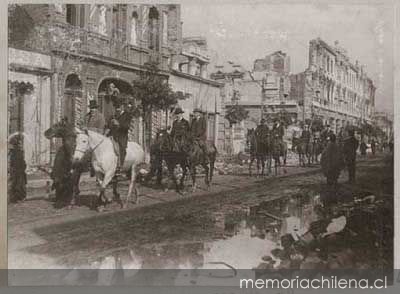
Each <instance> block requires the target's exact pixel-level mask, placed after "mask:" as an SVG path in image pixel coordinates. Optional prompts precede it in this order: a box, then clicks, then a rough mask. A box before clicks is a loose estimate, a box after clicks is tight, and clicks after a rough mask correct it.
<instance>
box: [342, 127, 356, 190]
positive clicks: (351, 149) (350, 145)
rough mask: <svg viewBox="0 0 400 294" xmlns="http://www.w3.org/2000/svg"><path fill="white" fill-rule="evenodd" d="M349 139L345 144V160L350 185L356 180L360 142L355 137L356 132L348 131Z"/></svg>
mask: <svg viewBox="0 0 400 294" xmlns="http://www.w3.org/2000/svg"><path fill="white" fill-rule="evenodd" d="M348 134H349V135H348V137H347V138H346V139H345V140H344V142H343V154H344V160H345V163H346V166H347V170H348V172H349V183H354V182H355V180H356V156H357V149H358V144H359V143H358V140H357V139H356V138H355V137H354V130H353V129H349V130H348Z"/></svg>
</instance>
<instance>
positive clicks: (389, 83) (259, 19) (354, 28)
mask: <svg viewBox="0 0 400 294" xmlns="http://www.w3.org/2000/svg"><path fill="white" fill-rule="evenodd" d="M199 2H200V1H199ZM249 2H250V1H249ZM231 3H232V2H231ZM181 9H182V21H183V36H204V37H206V38H207V42H208V48H209V50H210V54H211V56H212V57H213V60H214V62H217V63H222V62H223V61H227V60H231V61H235V62H238V63H240V64H241V65H243V66H244V67H246V68H247V69H252V64H253V61H254V60H255V59H257V58H262V57H264V56H265V55H267V54H270V53H272V52H274V51H276V50H282V51H284V52H287V53H288V54H289V55H290V58H291V72H292V73H298V72H301V71H304V70H305V68H306V67H307V65H308V43H309V41H310V40H311V39H313V38H316V37H320V38H322V39H323V40H325V41H326V42H327V43H328V44H331V45H333V44H334V42H335V40H338V41H339V43H340V45H341V46H343V47H344V48H345V49H347V51H348V55H349V57H350V59H351V60H352V61H353V62H355V60H356V59H357V60H359V62H360V63H362V64H365V65H366V69H367V72H368V74H369V75H370V76H371V78H372V79H373V80H374V82H375V84H376V86H377V88H378V89H377V93H376V106H377V108H378V109H379V110H387V111H390V112H393V11H392V9H391V8H390V7H388V6H382V5H380V6H377V5H375V6H372V5H326V4H318V5H311V4H265V3H251V2H250V3H249V4H246V3H237V4H230V3H229V4H205V3H199V4H196V3H186V4H185V3H182V5H181Z"/></svg>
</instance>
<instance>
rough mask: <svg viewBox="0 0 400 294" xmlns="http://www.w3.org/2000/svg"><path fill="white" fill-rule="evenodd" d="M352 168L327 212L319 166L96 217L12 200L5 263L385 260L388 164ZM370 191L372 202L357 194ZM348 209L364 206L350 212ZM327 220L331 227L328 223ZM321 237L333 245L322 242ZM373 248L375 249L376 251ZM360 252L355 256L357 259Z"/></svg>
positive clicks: (199, 264) (389, 223)
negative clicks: (365, 222) (352, 178)
mask: <svg viewBox="0 0 400 294" xmlns="http://www.w3.org/2000/svg"><path fill="white" fill-rule="evenodd" d="M358 166H359V168H358V174H357V183H362V184H356V185H355V186H349V185H348V184H345V183H344V182H345V180H346V179H347V173H346V172H343V173H342V176H341V179H340V182H341V184H340V188H339V195H340V197H339V198H340V199H339V204H337V205H335V206H334V207H333V208H332V211H330V212H329V213H328V214H327V212H326V211H325V212H324V211H321V209H320V206H321V198H323V197H324V194H323V193H324V192H323V191H324V185H321V183H325V180H324V178H323V176H322V175H321V173H320V172H319V170H318V169H310V170H306V171H305V172H303V173H298V174H289V175H287V176H285V177H281V178H268V179H253V178H249V177H243V176H241V177H229V176H222V175H220V176H218V179H217V180H216V182H217V184H218V183H221V182H222V183H224V184H225V185H226V186H225V190H224V189H221V187H219V188H218V185H216V186H215V187H213V189H212V190H211V192H209V193H203V194H199V195H197V196H194V197H189V196H184V197H178V196H175V197H176V198H174V199H171V198H168V201H167V200H165V201H158V202H157V203H154V204H151V203H145V204H143V203H142V204H141V205H139V206H138V207H134V206H131V207H130V208H129V209H127V210H120V209H118V208H117V207H114V206H111V208H110V210H109V211H108V212H105V213H102V214H101V213H96V212H93V211H90V210H89V209H88V208H87V207H80V208H77V209H75V210H72V211H70V210H54V209H53V208H52V207H51V203H49V202H48V201H46V200H34V201H26V202H24V203H21V204H19V205H15V206H10V207H9V266H10V268H33V267H34V268H37V267H38V265H41V266H42V267H43V268H74V267H75V268H76V267H82V268H115V267H116V266H117V265H116V264H119V265H118V266H120V267H122V268H149V269H151V268H158V269H163V268H175V269H178V268H207V267H208V266H210V265H211V264H213V263H223V264H228V265H229V266H231V267H233V268H236V269H246V268H248V269H250V268H290V267H299V266H300V267H301V266H305V267H307V266H309V267H310V266H311V267H318V266H319V265H321V266H322V264H324V263H325V264H327V263H329V260H330V259H332V253H334V252H336V253H337V252H339V253H337V254H339V255H340V257H339V259H338V260H339V263H340V262H342V263H343V264H345V266H356V267H364V268H369V267H373V266H377V265H378V264H377V263H379V262H380V263H381V264H380V265H379V266H381V267H386V266H388V265H390V264H391V262H392V256H391V252H392V251H390V250H391V246H392V244H391V240H393V237H392V236H391V229H393V217H392V216H393V213H390V208H391V207H393V205H392V202H393V191H392V187H393V183H392V181H393V179H392V177H393V175H392V173H391V169H390V164H389V162H388V160H387V159H385V158H380V159H374V160H368V161H364V162H362V163H359V165H358ZM229 185H232V187H231V188H230V189H228V188H227V186H229ZM143 193H144V192H143ZM162 193H167V192H160V193H159V194H162ZM371 195H372V196H373V197H374V199H373V200H368V201H364V200H363V197H367V196H371ZM159 197H160V196H159ZM165 197H170V196H165ZM148 199H151V198H148ZM354 199H356V203H359V204H358V206H357V208H358V210H355V209H354V205H355V204H354V203H355V202H354V201H355V200H354ZM370 199H371V197H370ZM149 201H150V200H149ZM357 201H358V202H357ZM364 202H365V203H366V204H365V205H366V206H365V207H364V206H363V204H362V203H364ZM352 203H353V204H352ZM353 211H361V212H362V213H361V214H360V213H359V214H358V218H357V216H354V213H353ZM367 212H368V213H369V214H368V215H369V216H370V217H373V218H375V219H376V221H377V223H376V224H374V225H375V227H373V226H371V227H368V228H370V230H371V232H369V231H368V229H364V230H362V231H360V228H359V226H360V217H362V218H363V217H365V213H367ZM341 216H342V218H340V217H341ZM384 216H385V217H384ZM343 217H345V218H346V220H347V227H351V230H349V231H346V232H344V231H345V230H343V228H342V230H343V232H340V231H338V230H339V229H340V226H341V225H342V226H343ZM353 218H354V221H352V222H350V219H352V220H353ZM321 220H324V221H322V223H326V224H325V229H322V234H320V235H318V233H317V234H315V233H314V232H312V233H313V234H312V236H311V235H310V234H308V235H307V233H308V232H310V231H312V230H311V229H310V228H312V227H313V225H312V224H315V223H318V221H319V222H320V223H321ZM330 222H331V223H332V224H333V225H331V226H330V227H329V223H330ZM341 222H342V224H340V223H341ZM344 225H346V224H344ZM383 225H386V227H385V228H384V227H382V226H383ZM314 227H315V225H314ZM332 227H333V228H334V229H333V233H332V232H330V230H331V231H332ZM338 227H339V229H338ZM326 228H328V229H326ZM335 228H336V231H338V232H336V231H335ZM377 228H380V230H381V231H379V230H378V231H376V229H377ZM374 230H375V231H374ZM340 234H345V237H346V238H348V236H347V234H350V235H351V236H352V237H354V238H356V239H357V240H358V241H359V242H358V243H357V242H354V243H353V242H351V243H350V242H346V248H342V247H343V246H342V247H340V246H341V245H340V240H341V238H342V236H341V235H340ZM362 234H364V236H366V234H368V236H369V237H368V240H374V241H373V242H372V244H367V243H366V242H363V240H366V238H363V235H362ZM329 235H330V236H329ZM372 235H374V236H375V237H374V238H372V237H371V236H372ZM284 236H286V237H284ZM287 236H289V238H287ZM291 236H295V237H294V238H293V237H291ZM296 236H298V237H299V238H297V237H296ZM300 236H305V238H302V237H300ZM310 236H311V239H310ZM321 236H322V237H323V238H321ZM296 238H297V240H296ZM326 238H331V239H328V240H329V242H330V244H334V245H332V246H328V245H327V243H326V242H327V240H326ZM287 240H289V242H292V243H295V242H297V243H298V242H300V241H302V242H303V243H302V244H303V249H304V247H306V251H307V252H304V250H302V249H299V250H297V249H296V250H297V251H296V254H298V255H300V256H301V257H300V258H302V260H303V261H304V262H303V265H300V264H297V265H296V264H295V263H293V260H291V262H290V260H289V261H288V258H285V254H289V255H290V254H291V252H288V251H287V250H286V249H285V246H287V244H286V243H287V242H286V241H287ZM299 240H300V241H299ZM317 241H318V242H319V243H316V242H317ZM285 242H286V243H285ZM324 242H325V243H324ZM329 242H328V243H329ZM335 242H336V243H335ZM368 242H369V241H368ZM297 243H295V244H297ZM352 244H353V245H354V246H353V245H352ZM290 246H291V245H290ZM352 246H353V248H352ZM291 248H292V247H291ZM310 248H311V249H310ZM315 249H317V250H316V252H320V255H322V256H323V255H325V256H326V258H325V259H324V258H323V257H322V256H318V257H316V258H314V259H312V257H313V255H312V254H311V255H310V252H309V251H310V250H311V251H315ZM290 250H292V249H290ZM344 250H346V252H347V253H346V254H347V255H346V254H344V253H342V252H343V251H344ZM376 250H378V252H379V254H378V255H377V254H376V253H375V258H374V252H377V251H376ZM243 252H246V254H245V255H244V254H242V253H243ZM360 254H361V255H360ZM357 255H358V256H359V258H355V256H357ZM310 256H311V257H310ZM346 256H347V257H346ZM360 256H361V257H360ZM310 260H311V261H310ZM340 260H342V261H340ZM117 261H118V262H117ZM304 264H305V265H304ZM310 264H311V265H310ZM341 265H342V264H340V266H341ZM338 266H339V265H338Z"/></svg>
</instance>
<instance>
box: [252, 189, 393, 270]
mask: <svg viewBox="0 0 400 294" xmlns="http://www.w3.org/2000/svg"><path fill="white" fill-rule="evenodd" d="M392 209H393V206H392V205H391V202H390V201H386V199H378V198H377V197H375V196H374V195H367V196H365V195H364V197H362V198H355V199H354V200H353V201H352V202H348V203H344V204H340V205H336V206H335V207H332V208H331V209H330V210H329V211H328V212H326V210H325V215H324V216H322V217H320V218H319V219H318V220H316V221H314V222H312V223H311V224H310V225H309V226H308V228H307V229H306V230H305V232H304V233H300V234H299V233H298V232H295V231H294V232H292V233H287V234H284V235H283V236H281V238H280V242H278V244H277V245H278V246H277V247H276V248H275V249H273V250H272V251H271V255H272V256H264V257H263V261H262V262H261V263H260V265H259V266H258V267H257V269H285V270H286V269H314V270H316V269H318V270H322V269H327V270H332V269H352V268H356V269H373V268H374V269H379V268H381V269H387V268H391V267H392V266H393V265H392V260H393V255H392V254H393V244H392V240H393V218H392V216H393V211H392Z"/></svg>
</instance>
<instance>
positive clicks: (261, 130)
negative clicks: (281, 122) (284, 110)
mask: <svg viewBox="0 0 400 294" xmlns="http://www.w3.org/2000/svg"><path fill="white" fill-rule="evenodd" d="M255 136H256V139H257V150H256V151H257V152H258V153H263V152H266V151H267V146H268V139H269V136H270V130H269V127H268V125H266V124H265V119H264V118H262V119H261V120H260V124H259V125H258V126H257V127H256V130H255Z"/></svg>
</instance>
